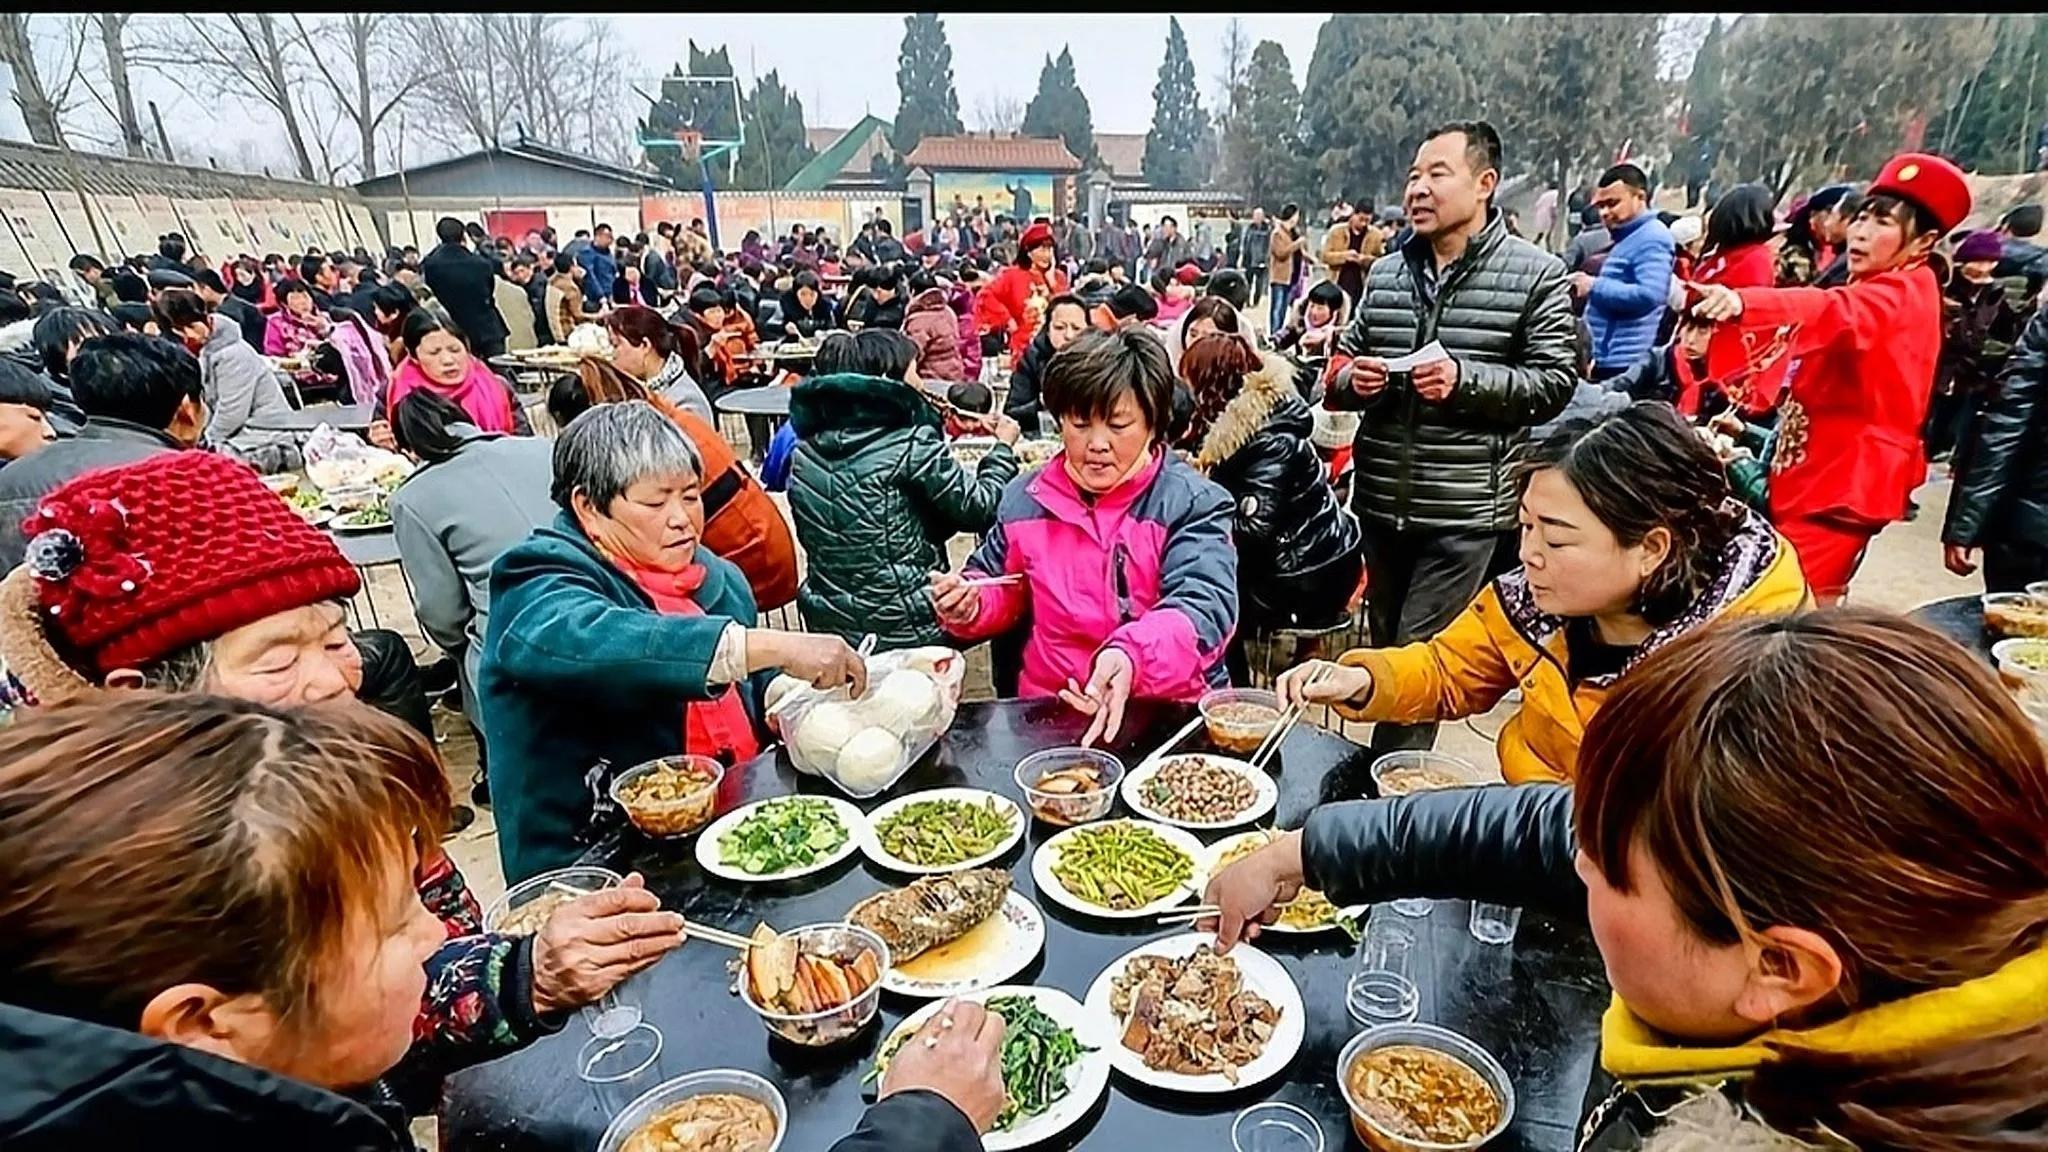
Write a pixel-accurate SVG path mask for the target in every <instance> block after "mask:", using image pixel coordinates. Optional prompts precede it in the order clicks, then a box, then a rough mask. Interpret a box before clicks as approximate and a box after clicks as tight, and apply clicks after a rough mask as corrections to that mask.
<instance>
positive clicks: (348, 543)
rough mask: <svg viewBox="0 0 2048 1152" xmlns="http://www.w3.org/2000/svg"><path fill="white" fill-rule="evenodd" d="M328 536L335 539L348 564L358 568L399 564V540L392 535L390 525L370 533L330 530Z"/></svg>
mask: <svg viewBox="0 0 2048 1152" xmlns="http://www.w3.org/2000/svg"><path fill="white" fill-rule="evenodd" d="M327 534H328V535H329V536H332V537H333V538H334V543H335V544H336V546H338V547H339V548H340V549H341V554H342V555H343V556H344V557H346V558H347V560H348V562H349V563H350V564H352V565H354V566H355V567H357V568H376V567H379V566H380V565H384V564H396V563H398V538H397V537H396V536H394V535H393V534H392V532H391V528H390V526H389V525H386V526H385V527H382V528H378V529H375V530H374V531H369V532H342V531H339V530H336V529H330V530H329V531H328V533H327Z"/></svg>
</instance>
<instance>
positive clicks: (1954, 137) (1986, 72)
mask: <svg viewBox="0 0 2048 1152" xmlns="http://www.w3.org/2000/svg"><path fill="white" fill-rule="evenodd" d="M1990 19H1991V21H1992V41H1993V43H1994V44H1995V45H1996V47H1994V48H1993V49H1992V51H1991V56H1990V58H1989V59H1988V60H1986V61H1984V67H1983V68H1981V69H1979V70H1978V71H1977V73H1976V75H1975V76H1974V77H1972V78H1971V79H1970V80H1969V81H1968V82H1967V83H1965V84H1964V86H1963V90H1962V95H1961V96H1959V97H1958V98H1957V99H1956V101H1955V102H1954V106H1953V107H1952V108H1951V109H1950V110H1949V114H1948V115H1947V116H1946V117H1944V118H1943V121H1942V122H1941V123H1940V124H1939V125H1938V128H1939V134H1940V135H1939V139H1938V140H1937V139H1932V138H1931V139H1930V141H1929V142H1930V143H1938V144H1940V145H1941V146H1942V147H1941V149H1940V150H1941V151H1943V152H1947V153H1949V154H1950V155H1953V156H1954V157H1955V159H1956V162H1957V163H1959V164H1961V165H1962V166H1963V167H1965V168H1971V169H1975V170H1977V171H1980V172H2031V171H2033V170H2034V167H2035V165H2036V160H2035V157H2034V136H2035V133H2037V132H2039V131H2040V128H2041V123H2042V121H2043V120H2048V16H2044V15H2042V14H2040V13H2038V12H2033V13H2026V14H2018V13H2013V14H2008V15H2002V16H1993V17H1990ZM1932 135H1933V133H1932V132H1930V137H1932Z"/></svg>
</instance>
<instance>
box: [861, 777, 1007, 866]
mask: <svg viewBox="0 0 2048 1152" xmlns="http://www.w3.org/2000/svg"><path fill="white" fill-rule="evenodd" d="M868 827H869V830H870V834H869V835H868V836H867V837H866V838H865V839H863V840H862V842H861V851H863V852H865V853H867V856H868V859H870V860H873V861H874V862H875V863H877V864H880V865H881V866H882V867H884V868H887V869H889V870H891V871H894V872H909V873H913V874H916V875H929V874H932V873H938V872H958V871H960V870H962V869H966V868H977V867H980V866H981V865H983V864H986V863H988V862H989V861H991V860H994V859H996V858H997V857H999V856H1001V855H1002V854H1003V853H1005V852H1008V851H1009V850H1010V849H1011V848H1013V847H1015V846H1016V843H1017V841H1019V840H1021V839H1023V838H1024V810H1023V809H1021V808H1019V807H1018V806H1017V802H1016V801H1015V800H1012V799H1010V798H1009V797H1007V796H998V795H996V794H995V793H993V792H984V791H982V790H980V789H978V788H933V789H929V790H927V791H923V792H916V793H912V794H911V795H909V796H905V797H903V798H901V799H898V800H891V801H890V802H888V803H887V804H884V805H882V806H881V807H880V808H877V809H875V810H874V811H873V812H871V813H869V814H868Z"/></svg>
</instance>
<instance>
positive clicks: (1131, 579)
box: [949, 449, 1237, 701]
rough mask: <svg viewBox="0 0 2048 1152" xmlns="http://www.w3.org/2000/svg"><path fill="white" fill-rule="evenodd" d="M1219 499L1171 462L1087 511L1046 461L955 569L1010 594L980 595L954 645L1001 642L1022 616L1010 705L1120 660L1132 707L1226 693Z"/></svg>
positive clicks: (1225, 570)
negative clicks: (1104, 660)
mask: <svg viewBox="0 0 2048 1152" xmlns="http://www.w3.org/2000/svg"><path fill="white" fill-rule="evenodd" d="M1230 523H1231V502H1230V495H1229V493H1227V492H1225V491H1224V490H1223V489H1222V488H1220V487H1218V486H1217V485H1215V484H1212V483H1210V482H1209V481H1208V480H1206V479H1204V478H1203V477H1202V475H1201V474H1200V473H1198V472H1196V471H1195V470H1194V469H1193V468H1190V467H1189V466H1188V465H1187V463H1186V462H1184V461H1183V460H1181V459H1180V457H1178V456H1175V455H1173V454H1171V453H1167V452H1164V451H1162V450H1160V449H1154V451H1153V458H1152V461H1151V463H1149V464H1147V465H1145V467H1144V468H1142V469H1140V470H1139V472H1138V474H1137V475H1135V476H1133V477H1131V478H1130V479H1129V480H1127V481H1125V482H1124V483H1123V484H1122V486H1120V487H1118V488H1117V489H1115V490H1114V491H1112V492H1110V493H1108V494H1107V495H1104V496H1100V497H1097V498H1096V499H1095V501H1094V502H1093V503H1092V504H1091V503H1090V502H1088V501H1087V500H1086V499H1085V498H1084V497H1083V496H1082V494H1081V491H1080V489H1079V488H1077V487H1076V486H1075V484H1074V481H1073V479H1072V477H1070V476H1068V475H1067V468H1066V457H1065V455H1064V454H1062V455H1059V456H1055V457H1053V458H1052V460H1051V461H1049V462H1047V464H1046V465H1045V467H1043V468H1040V469H1038V470H1037V471H1036V472H1035V473H1032V474H1030V475H1026V476H1019V477H1018V478H1017V479H1015V480H1012V481H1011V482H1010V485H1009V487H1008V488H1007V489H1005V490H1004V492H1003V501H1002V504H1001V505H1000V506H999V507H998V509H997V511H996V523H995V526H994V527H992V528H990V529H989V531H988V535H986V536H984V537H982V541H981V546H980V547H979V548H976V549H975V550H974V555H973V556H972V557H970V558H969V559H968V561H967V565H966V568H965V569H964V570H963V571H964V572H965V574H967V575H969V576H973V575H984V576H998V575H1003V574H1007V573H1012V572H1021V573H1023V574H1024V575H1025V576H1026V577H1027V579H1026V580H1025V581H1024V582H1023V583H1021V584H1008V585H999V586H995V587H986V588H983V589H982V590H981V613H980V615H979V616H977V617H976V618H975V620H974V621H973V622H972V623H971V624H969V625H967V626H966V627H963V628H958V629H949V631H953V632H954V633H955V634H956V635H958V636H960V637H961V638H962V639H981V638H983V637H987V636H993V635H996V634H997V633H1000V632H1004V631H1007V630H1009V629H1010V628H1011V627H1013V626H1015V625H1016V624H1017V623H1018V622H1019V621H1021V620H1022V619H1023V618H1024V615H1025V613H1026V612H1027V610H1028V611H1029V613H1030V616H1031V634H1030V636H1029V638H1028V639H1027V640H1026V641H1025V644H1024V669H1023V673H1022V675H1021V676H1020V677H1019V678H1018V694H1019V695H1021V696H1026V697H1038V696H1056V695H1058V694H1059V690H1060V689H1061V688H1062V687H1064V686H1065V685H1066V682H1067V679H1068V678H1069V677H1072V678H1073V679H1074V680H1075V681H1077V682H1079V683H1084V684H1085V683H1087V681H1088V675H1089V670H1090V668H1091V667H1092V666H1093V664H1094V662H1095V655H1096V653H1097V652H1100V651H1101V650H1102V649H1103V648H1104V647H1107V646H1110V645H1114V646H1116V647H1118V648H1121V649H1123V651H1124V653H1125V654H1126V655H1128V656H1129V657H1130V658H1131V665H1132V667H1133V668H1134V669H1135V670H1136V673H1137V675H1136V678H1135V680H1134V681H1133V683H1132V686H1131V695H1133V696H1135V697H1143V698H1149V699H1157V700H1180V701H1192V700H1196V699H1199V698H1200V697H1201V695H1202V693H1204V692H1206V691H1208V690H1209V689H1210V688H1216V687H1222V686H1224V685H1226V684H1228V683H1229V682H1230V677H1229V673H1228V672H1227V671H1226V670H1225V669H1224V667H1223V650H1224V647H1225V646H1226V645H1227V644H1229V642H1230V637H1231V634H1232V633H1233V632H1234V631H1236V629H1237V549H1236V547H1235V546H1234V545H1233V544H1232V543H1231V539H1230Z"/></svg>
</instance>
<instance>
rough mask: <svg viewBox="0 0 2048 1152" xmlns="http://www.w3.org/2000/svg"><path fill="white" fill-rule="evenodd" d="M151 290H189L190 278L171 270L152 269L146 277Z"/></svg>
mask: <svg viewBox="0 0 2048 1152" xmlns="http://www.w3.org/2000/svg"><path fill="white" fill-rule="evenodd" d="M146 279H147V280H148V282H149V286H150V287H151V288H155V289H157V290H159V291H161V290H163V289H165V288H190V287H191V286H192V277H190V276H187V275H186V274H185V273H183V272H179V271H177V270H175V269H171V268H153V269H151V270H150V273H149V275H148V276H147V277H146Z"/></svg>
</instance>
